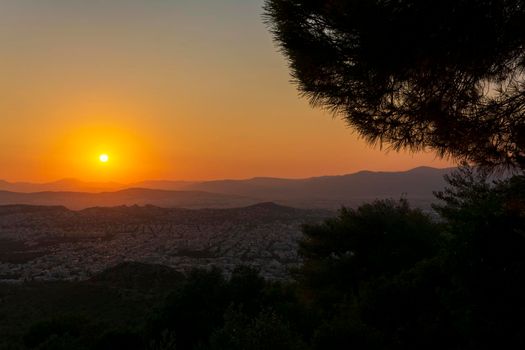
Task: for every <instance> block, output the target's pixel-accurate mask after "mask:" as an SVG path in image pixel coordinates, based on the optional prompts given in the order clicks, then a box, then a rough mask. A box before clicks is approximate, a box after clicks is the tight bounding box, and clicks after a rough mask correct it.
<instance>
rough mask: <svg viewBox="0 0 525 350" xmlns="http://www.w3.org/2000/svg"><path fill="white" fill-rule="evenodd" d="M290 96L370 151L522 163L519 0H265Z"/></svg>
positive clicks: (523, 16) (523, 12)
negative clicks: (337, 121)
mask: <svg viewBox="0 0 525 350" xmlns="http://www.w3.org/2000/svg"><path fill="white" fill-rule="evenodd" d="M265 10H266V12H265V13H266V19H267V22H268V23H269V25H270V28H271V30H272V31H273V33H274V36H275V39H276V41H277V43H278V44H279V46H280V47H281V49H282V51H283V53H284V54H285V55H286V56H287V58H288V60H289V63H290V67H291V70H292V76H293V78H294V80H295V82H296V83H297V85H298V87H299V90H300V91H301V93H302V94H303V95H304V96H306V97H308V98H309V99H310V101H311V103H312V104H313V105H314V106H322V107H326V108H328V109H330V110H332V111H333V112H335V113H338V114H339V113H340V114H342V115H343V117H344V118H345V119H346V121H347V122H348V123H349V124H350V125H351V126H353V127H355V128H356V129H357V131H358V133H359V134H360V135H361V136H363V137H364V138H365V139H366V140H368V141H369V142H371V143H380V144H383V143H385V144H387V145H389V146H390V147H392V148H394V149H401V148H408V149H411V150H414V151H416V150H421V149H423V148H427V147H431V148H433V149H434V150H436V151H437V152H438V153H439V154H441V155H443V156H453V157H456V158H458V159H462V160H467V161H472V162H474V163H476V164H479V165H484V166H488V167H496V166H513V167H519V168H521V169H523V168H524V167H525V83H524V69H525V3H524V2H523V0H424V1H423V0H266V2H265Z"/></svg>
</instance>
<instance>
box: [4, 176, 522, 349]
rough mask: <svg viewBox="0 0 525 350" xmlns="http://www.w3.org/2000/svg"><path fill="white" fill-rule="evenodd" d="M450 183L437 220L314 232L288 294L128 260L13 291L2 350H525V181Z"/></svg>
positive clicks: (393, 219)
mask: <svg viewBox="0 0 525 350" xmlns="http://www.w3.org/2000/svg"><path fill="white" fill-rule="evenodd" d="M448 181H449V184H450V186H449V187H448V189H447V190H445V191H444V192H441V193H437V197H438V198H439V199H441V204H440V205H438V206H436V207H435V209H436V211H437V212H438V213H439V214H440V217H441V219H440V220H437V221H436V220H433V219H431V218H429V217H428V216H426V215H425V214H423V213H422V212H421V211H419V210H415V209H411V208H410V207H409V205H408V203H407V202H406V201H404V200H400V201H378V202H374V203H371V204H366V205H363V206H361V207H359V208H358V209H356V210H352V209H342V210H341V211H340V213H339V216H338V217H336V218H333V219H329V220H327V221H325V222H324V223H322V224H319V225H310V226H305V227H304V230H303V231H304V239H303V241H302V242H301V245H300V252H301V254H302V256H303V258H304V264H303V265H302V267H301V268H299V269H298V270H296V271H293V276H294V279H293V280H291V281H290V282H286V283H282V282H274V281H267V280H264V279H263V278H261V277H260V276H259V275H258V273H257V271H255V270H253V269H251V268H248V267H239V268H237V269H236V270H235V271H234V273H233V274H232V275H231V276H228V277H225V276H224V275H223V274H222V273H221V271H219V270H215V269H214V270H208V271H205V270H195V271H193V272H191V273H189V274H187V275H182V274H180V273H178V272H175V271H173V270H172V269H170V268H167V267H164V266H160V265H145V264H138V263H126V264H122V265H119V266H117V267H115V268H113V269H110V270H107V271H105V272H103V273H102V274H99V275H97V276H96V277H94V278H92V279H91V280H89V281H84V282H68V283H66V282H64V283H30V284H24V285H2V286H0V334H2V337H1V338H0V342H1V346H0V348H2V349H24V348H28V349H233V350H234V349H272V350H278V349H350V348H355V349H482V348H501V347H502V346H503V344H505V345H507V344H508V345H511V348H523V346H525V321H524V320H523V314H524V311H525V231H524V228H525V225H524V220H525V215H524V214H525V200H524V198H525V178H524V177H523V176H515V177H513V178H510V179H508V180H504V181H500V182H496V183H491V182H490V181H488V180H487V178H486V176H484V175H482V174H478V173H474V172H473V171H472V170H471V169H469V168H463V169H461V170H460V171H459V172H458V173H456V174H454V175H451V176H450V177H449V179H448Z"/></svg>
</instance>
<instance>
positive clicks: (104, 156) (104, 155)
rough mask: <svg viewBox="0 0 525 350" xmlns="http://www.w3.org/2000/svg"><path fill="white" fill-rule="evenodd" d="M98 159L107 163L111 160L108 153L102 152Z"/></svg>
mask: <svg viewBox="0 0 525 350" xmlns="http://www.w3.org/2000/svg"><path fill="white" fill-rule="evenodd" d="M98 159H99V160H100V161H101V162H102V163H107V162H108V160H109V156H108V155H107V154H101V155H100V156H99V157H98Z"/></svg>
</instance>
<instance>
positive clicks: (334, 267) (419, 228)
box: [296, 200, 440, 310]
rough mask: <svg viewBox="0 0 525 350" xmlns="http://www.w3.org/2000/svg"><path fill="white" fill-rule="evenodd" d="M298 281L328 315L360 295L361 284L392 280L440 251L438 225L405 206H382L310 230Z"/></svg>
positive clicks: (390, 203) (302, 245) (303, 245)
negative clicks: (345, 301)
mask: <svg viewBox="0 0 525 350" xmlns="http://www.w3.org/2000/svg"><path fill="white" fill-rule="evenodd" d="M303 232H304V234H305V238H304V240H303V241H302V242H301V243H300V249H299V253H300V254H301V255H302V256H303V258H304V262H303V266H302V267H301V269H299V270H298V271H297V273H296V275H297V278H298V279H299V280H300V281H301V282H302V284H303V286H304V287H305V288H307V291H308V292H309V293H310V294H311V295H310V297H313V298H316V300H317V301H318V302H321V303H322V304H323V305H324V307H323V309H324V310H328V309H329V308H330V305H333V304H334V302H339V301H343V300H345V299H347V298H349V297H351V296H352V295H359V292H360V287H361V284H362V283H364V282H366V281H369V280H370V279H372V278H377V277H381V276H385V277H390V276H393V275H396V274H398V273H400V272H401V271H403V270H404V269H408V268H410V267H412V266H414V264H415V263H417V262H418V261H421V260H423V259H425V258H428V257H432V256H434V254H436V252H437V251H438V247H439V242H440V236H439V233H438V225H437V224H435V223H434V222H432V220H430V218H429V217H428V216H427V215H425V214H423V213H422V212H421V211H420V210H417V209H411V208H410V207H409V205H408V203H407V201H405V200H400V201H399V202H394V201H391V200H386V201H377V202H374V203H371V204H365V205H363V206H361V207H359V208H358V209H356V210H353V209H345V208H343V209H342V210H341V211H340V214H339V216H338V217H337V218H334V219H330V220H326V221H325V222H324V223H323V224H321V225H313V226H305V227H304V229H303Z"/></svg>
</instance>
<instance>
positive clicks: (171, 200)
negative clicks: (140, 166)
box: [0, 188, 257, 209]
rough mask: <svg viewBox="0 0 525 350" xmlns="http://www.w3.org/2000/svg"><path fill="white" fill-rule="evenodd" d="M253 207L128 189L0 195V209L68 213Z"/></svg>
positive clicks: (198, 195)
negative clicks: (124, 207) (24, 206)
mask: <svg viewBox="0 0 525 350" xmlns="http://www.w3.org/2000/svg"><path fill="white" fill-rule="evenodd" d="M254 203H257V200H253V199H249V198H243V197H240V196H235V195H224V194H217V193H207V192H202V191H165V190H151V189H143V188H131V189H126V190H121V191H115V192H100V193H88V192H34V193H19V192H9V191H0V205H6V204H30V205H46V206H48V205H50V206H57V205H63V206H66V207H68V208H70V209H84V208H89V207H97V206H103V207H113V206H120V205H134V204H137V205H147V204H151V205H156V206H160V207H184V208H206V207H210V208H229V207H238V206H246V205H250V204H254Z"/></svg>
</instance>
